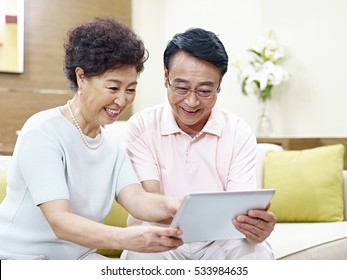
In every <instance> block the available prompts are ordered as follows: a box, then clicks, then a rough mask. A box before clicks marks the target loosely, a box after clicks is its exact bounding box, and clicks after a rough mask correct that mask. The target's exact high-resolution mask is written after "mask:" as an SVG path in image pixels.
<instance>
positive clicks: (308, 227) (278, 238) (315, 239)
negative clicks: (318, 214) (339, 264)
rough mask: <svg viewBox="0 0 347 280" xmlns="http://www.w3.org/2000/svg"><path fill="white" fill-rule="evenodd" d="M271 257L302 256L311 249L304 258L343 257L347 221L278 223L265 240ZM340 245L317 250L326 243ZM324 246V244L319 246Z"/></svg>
mask: <svg viewBox="0 0 347 280" xmlns="http://www.w3.org/2000/svg"><path fill="white" fill-rule="evenodd" d="M267 240H268V242H269V243H270V245H271V246H272V249H273V252H274V255H275V259H304V258H305V254H304V253H303V252H306V254H309V253H310V251H315V252H316V254H314V255H311V256H310V257H308V259H338V258H339V259H340V258H345V259H346V258H347V250H346V246H347V222H332V223H278V224H276V226H275V229H274V231H273V232H272V233H271V235H270V236H269V238H268V239H267ZM337 241H340V242H338V244H340V245H341V244H344V246H343V247H342V246H341V247H337V248H336V247H334V248H333V249H332V250H333V251H330V252H324V250H319V247H320V246H323V245H327V244H328V243H331V244H333V243H335V242H337ZM323 248H327V247H322V249H323Z"/></svg>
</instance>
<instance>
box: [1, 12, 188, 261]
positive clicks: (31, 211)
mask: <svg viewBox="0 0 347 280" xmlns="http://www.w3.org/2000/svg"><path fill="white" fill-rule="evenodd" d="M64 47H65V67H64V69H65V74H66V77H67V78H68V80H69V81H70V84H71V89H72V90H73V91H74V93H75V94H74V96H73V97H72V99H71V100H69V101H68V102H67V104H65V105H62V106H60V107H56V108H53V109H49V110H45V111H42V112H39V113H37V114H35V115H33V116H32V117H31V118H29V120H28V121H27V122H26V123H25V124H24V126H23V128H22V130H21V133H20V136H19V138H18V141H17V144H16V147H15V151H14V154H13V161H12V164H11V166H10V168H9V172H8V188H7V196H6V198H5V199H4V201H3V202H2V204H1V205H0V259H102V258H104V257H103V256H101V255H98V254H97V253H95V250H96V249H95V248H109V249H129V250H133V251H138V252H162V251H166V250H170V249H173V248H177V247H178V246H180V245H182V241H181V240H180V239H179V238H178V237H179V234H180V231H179V230H178V229H176V228H170V227H167V228H163V227H154V226H153V227H152V226H137V227H129V228H118V227H112V226H108V225H105V224H103V220H104V218H105V217H106V215H107V214H108V212H109V210H110V208H111V206H112V203H113V201H114V199H117V200H118V202H119V203H120V204H121V205H122V206H123V207H124V208H126V209H127V210H128V211H129V212H130V213H131V214H132V215H133V216H135V217H137V218H139V219H143V220H147V221H159V220H163V219H167V218H169V217H172V216H173V215H174V214H175V212H176V210H177V208H178V205H179V200H178V199H175V198H171V197H164V196H161V195H158V194H156V195H155V194H150V193H147V192H146V191H144V189H143V188H142V186H141V184H139V180H138V179H137V177H136V175H135V173H134V171H133V169H132V166H131V163H130V161H129V159H128V157H127V154H126V152H125V150H124V149H123V148H122V147H121V145H119V144H118V142H117V135H112V133H108V130H104V129H103V127H104V126H105V125H108V124H111V123H113V122H115V121H116V120H117V118H118V117H119V116H120V115H121V114H122V113H123V112H124V111H125V110H126V109H127V108H128V107H129V105H130V104H131V103H132V102H133V101H134V98H135V95H136V85H137V78H138V76H139V74H140V72H141V71H142V70H143V68H144V66H143V65H144V62H145V60H146V58H147V52H146V50H145V48H144V45H143V42H142V41H141V39H140V38H138V37H137V36H136V35H135V34H134V33H133V31H131V30H130V29H129V28H128V27H126V26H125V25H123V24H121V23H119V22H117V21H115V20H113V19H100V18H98V19H95V20H94V21H92V22H90V23H85V24H82V25H80V26H77V27H76V28H74V29H72V30H71V31H70V32H69V33H68V40H67V42H66V44H65V45H64ZM148 205H151V206H152V207H148Z"/></svg>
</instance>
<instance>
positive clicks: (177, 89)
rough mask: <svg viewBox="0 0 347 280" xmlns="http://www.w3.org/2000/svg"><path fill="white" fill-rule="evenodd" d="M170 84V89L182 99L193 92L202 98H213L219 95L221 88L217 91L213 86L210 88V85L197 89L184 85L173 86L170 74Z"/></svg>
mask: <svg viewBox="0 0 347 280" xmlns="http://www.w3.org/2000/svg"><path fill="white" fill-rule="evenodd" d="M168 84H169V87H170V89H171V90H172V91H173V92H174V93H175V94H176V95H178V96H181V97H186V96H188V95H189V94H190V93H191V92H192V91H193V92H195V94H197V95H198V96H199V97H201V98H211V97H213V96H214V95H215V94H216V93H217V90H218V88H219V85H218V87H217V88H216V89H215V88H213V87H212V86H208V85H203V86H201V87H200V88H197V89H192V88H189V87H186V86H185V85H183V84H182V85H172V84H171V82H170V76H169V74H168Z"/></svg>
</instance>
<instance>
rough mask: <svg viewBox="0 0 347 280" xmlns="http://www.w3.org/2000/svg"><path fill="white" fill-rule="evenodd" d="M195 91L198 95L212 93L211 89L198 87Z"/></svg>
mask: <svg viewBox="0 0 347 280" xmlns="http://www.w3.org/2000/svg"><path fill="white" fill-rule="evenodd" d="M197 92H198V94H199V95H200V96H210V95H211V94H212V90H211V89H198V90H197Z"/></svg>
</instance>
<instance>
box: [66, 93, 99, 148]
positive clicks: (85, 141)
mask: <svg viewBox="0 0 347 280" xmlns="http://www.w3.org/2000/svg"><path fill="white" fill-rule="evenodd" d="M70 101H71V100H69V101H68V102H67V107H68V108H69V112H70V116H71V119H72V120H73V122H74V124H75V126H76V127H77V129H78V131H79V133H80V135H81V138H82V141H83V143H84V144H85V145H86V146H87V147H88V148H89V149H91V150H96V149H98V148H99V147H100V146H101V144H102V141H103V134H102V129H101V127H100V141H99V143H98V144H97V145H96V146H92V145H90V144H89V143H88V141H87V139H86V137H85V136H84V133H83V130H82V128H81V127H80V125H79V124H78V122H77V120H76V118H75V116H74V114H73V113H72V109H71V105H70Z"/></svg>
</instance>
